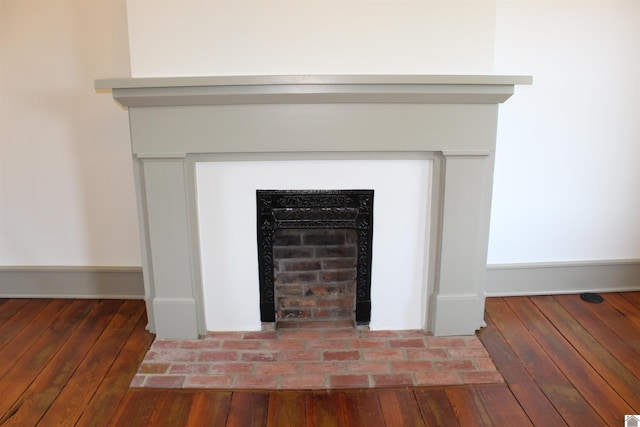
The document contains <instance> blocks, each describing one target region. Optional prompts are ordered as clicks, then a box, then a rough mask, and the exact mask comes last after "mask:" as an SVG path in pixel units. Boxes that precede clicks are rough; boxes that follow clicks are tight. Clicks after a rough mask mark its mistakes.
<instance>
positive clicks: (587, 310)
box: [555, 295, 640, 378]
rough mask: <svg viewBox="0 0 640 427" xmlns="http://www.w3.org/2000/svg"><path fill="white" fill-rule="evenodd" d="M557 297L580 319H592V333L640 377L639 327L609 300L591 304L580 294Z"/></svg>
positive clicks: (589, 321) (589, 329) (590, 330)
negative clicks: (583, 299)
mask: <svg viewBox="0 0 640 427" xmlns="http://www.w3.org/2000/svg"><path fill="white" fill-rule="evenodd" d="M555 298H556V300H557V301H558V302H559V303H560V304H561V305H562V306H563V307H564V308H565V310H567V311H568V312H569V313H571V315H572V316H573V317H574V318H575V319H576V320H577V321H578V322H580V323H581V324H587V323H589V328H588V331H589V333H590V334H591V335H593V337H594V338H595V339H597V340H598V342H599V343H600V344H602V345H603V346H605V347H606V348H607V350H609V352H611V354H613V355H615V356H616V357H617V358H618V359H619V360H620V361H621V362H622V363H623V364H624V365H625V366H626V367H627V369H629V370H631V371H632V372H633V373H634V375H635V376H636V377H638V378H640V328H637V327H636V326H635V325H633V324H632V323H631V322H629V321H628V320H627V319H626V318H625V317H624V316H623V315H622V314H620V312H619V311H618V310H616V309H614V308H613V307H611V306H610V305H609V304H606V303H605V304H588V303H585V302H584V301H582V300H580V297H579V296H577V295H558V296H556V297H555ZM594 319H597V320H598V322H595V321H593V320H594Z"/></svg>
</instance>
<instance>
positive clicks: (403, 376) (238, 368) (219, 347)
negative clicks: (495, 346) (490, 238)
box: [131, 328, 504, 390]
mask: <svg viewBox="0 0 640 427" xmlns="http://www.w3.org/2000/svg"><path fill="white" fill-rule="evenodd" d="M502 382H504V379H503V378H502V376H501V375H500V373H499V372H498V371H497V370H496V367H495V365H494V364H493V361H492V360H491V358H490V357H489V354H488V353H487V351H486V350H485V348H484V346H483V345H482V343H481V342H480V340H479V339H478V338H477V337H475V336H463V337H434V336H432V335H431V334H429V333H426V332H424V331H421V330H405V331H369V330H362V329H354V328H324V329H299V330H295V329H292V330H277V331H258V332H209V333H208V334H207V336H206V338H204V339H201V340H159V339H157V340H155V341H154V343H153V344H152V345H151V348H150V349H149V351H148V352H147V355H146V356H145V358H144V360H143V362H142V364H141V366H140V368H139V370H138V373H137V374H136V375H135V377H134V379H133V381H132V382H131V387H158V388H210V389H267V390H308V389H345V388H381V387H405V386H432V385H450V384H479V383H502Z"/></svg>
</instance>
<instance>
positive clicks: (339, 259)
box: [273, 229, 358, 327]
mask: <svg viewBox="0 0 640 427" xmlns="http://www.w3.org/2000/svg"><path fill="white" fill-rule="evenodd" d="M357 256H358V235H357V233H356V231H355V230H353V229H328V230H325V229H281V230H276V232H275V233H274V235H273V265H274V271H273V274H274V294H275V305H276V323H277V325H278V327H285V325H287V326H295V325H298V324H304V323H306V322H322V323H323V324H326V323H328V322H329V321H330V322H331V324H338V325H344V326H353V324H354V322H355V296H356V277H357V269H356V265H357Z"/></svg>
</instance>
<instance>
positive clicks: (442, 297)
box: [432, 152, 493, 336]
mask: <svg viewBox="0 0 640 427" xmlns="http://www.w3.org/2000/svg"><path fill="white" fill-rule="evenodd" d="M444 158H445V160H444V175H443V179H444V180H445V183H444V184H445V185H444V186H443V187H442V188H446V190H445V193H444V194H443V195H442V215H441V218H442V219H441V220H442V235H441V250H440V256H439V262H438V263H437V266H436V268H437V269H438V273H437V281H436V284H435V299H434V301H433V302H434V304H433V306H432V308H433V310H434V314H433V316H434V317H433V326H434V327H433V333H434V334H435V335H439V336H443V335H473V334H474V333H475V331H476V330H477V329H479V328H481V327H482V326H484V320H483V313H484V287H485V276H486V261H487V246H488V240H489V215H490V210H491V192H492V177H493V155H492V153H488V152H487V153H484V154H478V153H473V154H460V153H456V154H448V153H445V155H444Z"/></svg>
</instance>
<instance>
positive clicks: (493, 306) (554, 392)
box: [485, 297, 605, 425]
mask: <svg viewBox="0 0 640 427" xmlns="http://www.w3.org/2000/svg"><path fill="white" fill-rule="evenodd" d="M515 299H517V300H521V298H520V297H510V298H506V299H504V300H503V299H489V300H487V303H486V306H485V307H486V310H487V314H488V315H489V317H490V318H491V320H492V321H493V323H494V324H495V325H496V327H497V328H498V330H499V331H500V333H501V334H502V336H504V338H505V339H506V340H507V342H508V343H509V346H510V347H511V348H512V349H513V351H514V353H515V354H516V355H517V356H518V358H519V359H520V360H521V361H522V363H523V365H524V366H525V367H526V368H527V370H528V371H529V373H530V374H531V376H532V377H533V378H534V380H535V381H536V383H537V384H538V385H539V387H540V389H541V390H542V391H543V392H544V394H545V395H546V396H547V398H548V399H549V401H550V402H551V403H552V404H553V406H554V407H555V408H556V410H557V411H558V413H559V414H560V415H561V416H562V418H563V419H564V421H565V422H566V423H567V424H569V425H605V423H604V420H602V418H600V416H599V415H598V414H597V412H596V411H595V410H594V409H593V408H592V407H591V405H589V403H588V402H587V401H586V400H585V399H584V397H582V395H581V394H580V393H579V392H578V391H577V390H576V388H575V387H574V386H573V384H572V383H571V382H570V381H569V380H568V379H567V377H566V376H565V375H564V373H563V372H562V371H561V370H560V369H559V368H558V366H556V364H555V363H554V361H553V360H552V359H551V358H549V355H548V354H547V353H546V352H545V351H544V349H543V348H542V347H541V346H540V344H539V343H538V342H537V341H536V340H535V339H533V337H532V336H531V335H530V333H529V330H528V329H527V327H525V324H523V323H522V321H521V319H520V318H519V317H518V316H516V314H515V312H514V310H512V309H511V304H509V303H508V302H510V301H512V300H515ZM516 305H517V304H516ZM517 309H518V307H516V310H517ZM498 369H500V368H498Z"/></svg>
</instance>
